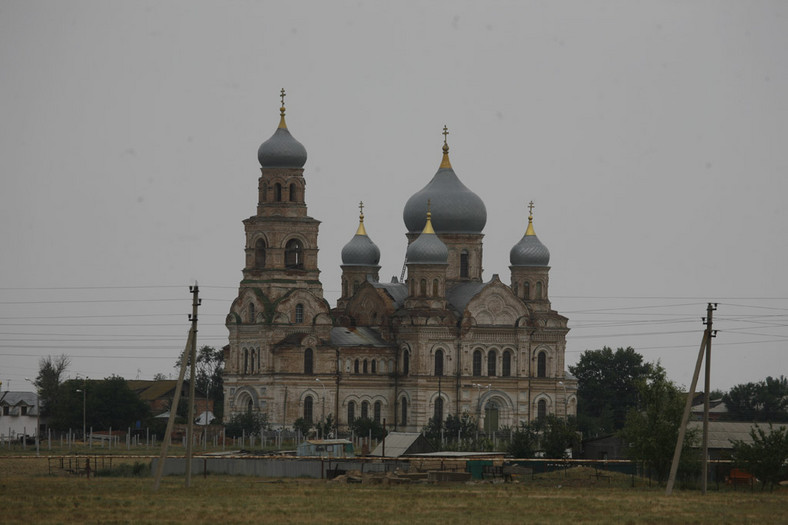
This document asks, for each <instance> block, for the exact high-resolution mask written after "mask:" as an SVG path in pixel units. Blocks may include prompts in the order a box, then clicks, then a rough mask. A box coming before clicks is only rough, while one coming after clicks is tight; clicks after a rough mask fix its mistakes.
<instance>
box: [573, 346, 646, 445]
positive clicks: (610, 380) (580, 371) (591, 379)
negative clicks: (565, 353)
mask: <svg viewBox="0 0 788 525" xmlns="http://www.w3.org/2000/svg"><path fill="white" fill-rule="evenodd" d="M652 370H653V365H652V364H651V363H644V362H643V356H642V355H640V354H638V353H637V352H635V350H634V349H633V348H632V347H627V348H626V349H624V348H619V349H617V350H616V351H615V352H613V350H612V349H611V348H610V347H607V346H606V347H603V348H602V349H601V350H586V351H585V352H583V353H582V354H581V355H580V360H579V361H578V362H577V364H576V365H575V366H570V367H569V371H570V372H571V373H572V375H574V376H575V377H576V378H577V401H578V403H577V413H578V415H577V420H578V426H579V428H580V430H581V431H582V432H583V434H585V435H588V436H598V435H604V434H610V433H613V432H615V431H617V430H619V429H621V428H622V427H623V426H624V423H625V421H626V417H627V412H628V411H629V409H630V408H632V407H634V406H636V405H637V396H638V384H639V383H640V382H641V381H642V380H644V379H645V378H646V377H648V375H649V374H650V373H651V372H652Z"/></svg>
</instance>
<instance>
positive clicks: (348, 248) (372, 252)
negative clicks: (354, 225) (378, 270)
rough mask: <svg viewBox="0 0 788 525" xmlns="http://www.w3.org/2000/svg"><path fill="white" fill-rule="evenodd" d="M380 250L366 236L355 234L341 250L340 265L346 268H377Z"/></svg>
mask: <svg viewBox="0 0 788 525" xmlns="http://www.w3.org/2000/svg"><path fill="white" fill-rule="evenodd" d="M378 262H380V249H378V247H377V246H376V245H375V243H374V242H372V239H370V238H369V237H368V236H367V235H361V234H358V233H357V234H355V235H354V236H353V238H352V239H350V242H348V243H347V244H346V245H345V246H344V247H343V248H342V264H344V265H346V266H377V265H378Z"/></svg>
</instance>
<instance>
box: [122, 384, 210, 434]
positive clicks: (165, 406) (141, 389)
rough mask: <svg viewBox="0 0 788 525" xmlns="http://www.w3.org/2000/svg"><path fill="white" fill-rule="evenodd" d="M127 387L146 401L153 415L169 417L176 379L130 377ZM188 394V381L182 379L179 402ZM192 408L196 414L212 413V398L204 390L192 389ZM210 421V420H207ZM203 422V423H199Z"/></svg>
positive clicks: (184, 400)
mask: <svg viewBox="0 0 788 525" xmlns="http://www.w3.org/2000/svg"><path fill="white" fill-rule="evenodd" d="M126 384H127V385H128V386H129V389H130V390H131V391H132V392H134V393H135V394H137V396H139V398H140V399H141V400H142V401H144V402H145V403H147V405H148V406H149V407H150V409H151V412H152V413H153V415H154V417H159V416H160V415H163V414H165V413H166V414H167V417H169V410H170V404H171V403H172V400H173V398H174V397H175V389H176V387H177V386H178V381H177V380H175V379H162V380H143V379H130V380H128V381H126ZM188 396H189V381H188V380H184V381H183V387H182V389H181V400H180V401H179V403H185V402H186V399H187V398H188ZM194 410H195V412H196V413H197V414H203V413H205V412H210V413H211V416H212V415H213V400H212V399H208V398H207V395H206V394H205V392H202V391H201V390H199V389H195V391H194ZM208 423H210V420H209V421H208ZM200 424H203V423H200Z"/></svg>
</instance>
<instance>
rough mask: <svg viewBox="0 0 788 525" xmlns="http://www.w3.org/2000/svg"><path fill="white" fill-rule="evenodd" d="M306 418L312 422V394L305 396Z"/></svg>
mask: <svg viewBox="0 0 788 525" xmlns="http://www.w3.org/2000/svg"><path fill="white" fill-rule="evenodd" d="M304 420H305V421H306V422H308V423H312V396H306V397H305V398H304Z"/></svg>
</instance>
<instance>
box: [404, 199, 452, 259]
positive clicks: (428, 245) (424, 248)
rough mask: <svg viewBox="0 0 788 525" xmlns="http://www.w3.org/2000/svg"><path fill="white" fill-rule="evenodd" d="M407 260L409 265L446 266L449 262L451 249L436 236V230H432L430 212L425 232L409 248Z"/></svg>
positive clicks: (406, 255)
mask: <svg viewBox="0 0 788 525" xmlns="http://www.w3.org/2000/svg"><path fill="white" fill-rule="evenodd" d="M405 260H406V261H407V263H408V264H446V263H447V261H448V260H449V249H448V248H446V245H445V244H443V241H441V240H440V239H439V238H438V236H437V235H435V230H434V229H433V228H432V214H431V213H430V212H429V211H428V212H427V223H426V224H425V225H424V231H422V232H421V235H419V236H418V238H417V239H416V240H415V241H413V242H412V243H410V245H409V246H408V250H407V252H405Z"/></svg>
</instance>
